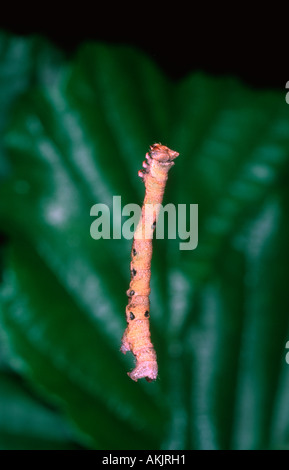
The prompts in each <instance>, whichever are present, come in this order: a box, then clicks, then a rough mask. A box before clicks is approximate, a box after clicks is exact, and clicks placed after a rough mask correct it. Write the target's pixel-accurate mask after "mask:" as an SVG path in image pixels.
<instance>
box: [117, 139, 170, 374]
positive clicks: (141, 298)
mask: <svg viewBox="0 0 289 470" xmlns="http://www.w3.org/2000/svg"><path fill="white" fill-rule="evenodd" d="M178 155H179V154H178V152H175V151H173V150H170V149H169V148H168V147H165V146H164V145H162V144H154V145H152V146H150V151H149V152H148V153H147V154H146V161H144V162H143V170H141V171H139V173H138V174H139V176H140V177H141V178H142V179H143V181H144V184H145V198H144V202H143V206H142V212H141V218H140V220H139V223H138V225H137V228H136V230H135V233H134V239H133V244H132V250H131V263H130V273H131V280H130V285H129V289H128V290H127V296H128V298H129V299H128V305H127V307H126V321H127V328H126V330H125V332H124V335H123V337H122V345H121V351H122V352H123V353H124V354H125V353H126V352H127V351H131V352H132V353H133V354H134V356H135V358H136V366H135V368H134V369H133V371H131V372H128V375H129V377H130V378H131V379H132V380H134V381H137V380H138V379H141V378H146V380H147V381H148V382H151V381H152V380H155V379H156V378H157V375H158V365H157V357H156V352H155V349H154V347H153V345H152V342H151V334H150V327H149V317H150V302H149V295H150V278H151V259H152V251H153V249H152V237H153V232H154V229H155V226H156V222H157V218H158V211H157V210H156V209H155V207H157V205H158V204H161V203H162V200H163V195H164V191H165V186H166V182H167V179H168V172H169V169H170V168H171V167H172V166H173V165H174V162H173V160H174V159H175V158H176V157H178Z"/></svg>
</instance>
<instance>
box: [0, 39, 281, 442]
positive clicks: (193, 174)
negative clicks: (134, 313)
mask: <svg viewBox="0 0 289 470" xmlns="http://www.w3.org/2000/svg"><path fill="white" fill-rule="evenodd" d="M0 83H1V87H0V90H1V93H0V107H1V113H0V137H1V142H0V177H1V188H0V221H1V232H2V233H3V234H5V236H6V237H7V240H8V241H7V243H6V244H5V251H4V255H5V256H4V261H3V266H4V267H3V274H2V277H3V280H2V283H1V297H0V448H2V449H6V448H16V449H17V448H21V449H22V448H28V449H38V448H51V449H53V448H57V449H58V448H63V449H66V448H67V449H69V448H79V447H85V448H96V449H261V448H286V447H288V444H289V400H288V399H287V395H288V391H289V365H288V364H287V363H286V361H285V355H286V350H285V344H286V341H287V340H289V316H288V312H289V298H288V287H287V284H288V278H289V276H288V274H289V272H288V271H289V264H288V254H289V249H288V243H287V241H288V237H289V223H288V215H287V214H288V208H289V194H288V161H289V107H288V105H287V104H286V102H285V93H284V96H283V95H282V93H280V92H276V91H268V90H262V91H260V90H252V89H249V88H248V87H247V86H245V85H244V84H242V83H240V82H239V81H238V80H237V79H234V78H216V77H210V76H207V75H204V74H202V73H196V74H193V75H191V76H189V77H187V78H186V79H185V80H183V81H181V82H180V83H178V84H175V83H172V82H171V81H170V80H169V79H168V78H167V77H165V76H164V75H163V73H162V72H161V71H160V70H159V69H158V68H157V66H156V65H155V64H154V63H152V62H151V61H150V60H149V59H148V58H147V57H146V56H144V55H143V54H142V53H141V52H140V51H136V50H134V49H132V48H129V47H124V46H107V45H105V44H87V45H85V46H82V47H81V48H80V49H79V51H78V53H77V55H76V56H75V57H74V58H73V59H72V60H70V61H68V60H65V59H64V58H63V57H62V55H61V54H60V53H59V52H58V51H56V50H54V48H52V47H51V46H50V45H49V44H47V43H46V42H45V41H43V40H42V39H41V38H28V39H23V38H16V37H13V36H10V35H7V34H4V33H3V34H2V35H1V36H0ZM154 142H162V143H163V144H165V145H168V146H169V147H171V148H173V149H174V150H177V151H178V152H180V157H179V158H178V159H177V161H176V165H175V166H174V168H173V170H172V171H171V173H170V178H169V181H168V187H167V191H166V194H165V201H164V202H165V203H168V202H171V203H174V204H179V203H186V204H190V203H195V204H198V205H199V244H198V247H197V249H196V250H193V251H191V252H188V251H180V250H179V242H180V240H179V239H177V240H155V241H154V255H153V263H152V286H151V287H152V294H151V312H152V314H151V325H152V338H153V342H154V344H155V348H156V351H157V355H158V360H159V378H158V380H157V381H156V382H155V383H149V384H148V383H146V382H145V381H139V382H137V383H134V382H132V381H131V380H130V379H129V378H128V376H127V374H126V372H127V371H128V370H130V369H131V368H132V367H133V359H132V358H131V357H125V356H123V355H122V354H121V353H120V352H119V347H120V341H121V336H122V333H123V331H124V328H125V312H124V310H125V305H126V296H125V291H126V289H127V287H128V284H129V262H130V246H131V242H130V241H127V240H123V239H121V240H97V241H96V240H93V239H92V238H91V237H90V231H89V229H90V224H91V223H92V219H91V217H90V208H91V206H92V205H93V204H95V203H98V202H101V203H105V204H107V205H108V206H109V207H112V201H113V199H112V198H113V196H114V195H120V196H121V198H122V205H125V204H127V203H131V202H135V203H138V204H141V203H142V198H143V195H144V187H143V184H142V182H141V180H140V179H139V178H138V177H137V172H138V170H139V169H140V168H141V162H142V160H143V158H144V154H145V152H146V151H147V149H148V147H149V145H150V144H152V143H154Z"/></svg>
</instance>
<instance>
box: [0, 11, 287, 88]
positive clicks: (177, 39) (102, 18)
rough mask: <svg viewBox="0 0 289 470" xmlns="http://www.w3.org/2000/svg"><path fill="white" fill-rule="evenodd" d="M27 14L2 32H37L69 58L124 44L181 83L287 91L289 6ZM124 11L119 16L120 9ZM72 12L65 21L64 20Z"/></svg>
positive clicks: (0, 25)
mask: <svg viewBox="0 0 289 470" xmlns="http://www.w3.org/2000/svg"><path fill="white" fill-rule="evenodd" d="M42 5H43V7H42V8H41V12H40V11H32V12H31V14H30V13H29V12H28V11H27V10H26V9H25V11H24V12H23V14H22V12H20V11H19V10H18V7H17V16H15V14H14V15H12V14H5V13H4V14H3V13H2V15H1V18H0V29H4V30H6V31H10V32H12V33H15V34H18V35H19V34H20V35H31V34H39V35H42V36H44V37H46V38H48V39H50V40H51V41H52V42H53V43H54V44H56V45H57V46H58V47H60V48H62V49H63V50H64V51H65V52H66V53H67V55H71V54H73V53H74V51H75V50H76V49H77V47H78V46H79V45H80V44H81V43H82V42H86V41H103V42H106V43H125V44H130V45H133V46H136V47H138V48H140V49H142V50H143V51H145V52H146V53H147V54H148V55H150V56H151V57H152V58H153V60H154V61H155V62H157V63H158V64H159V66H160V67H161V68H162V69H163V70H164V71H165V73H166V74H167V75H169V76H170V77H171V78H172V79H174V80H178V79H180V78H183V77H184V76H186V75H187V74H188V73H189V72H192V71H194V70H203V71H206V72H208V73H210V74H211V75H212V74H213V75H234V76H238V77H239V78H241V80H242V81H244V82H245V83H247V84H248V85H251V86H252V87H254V88H268V87H269V88H271V87H273V88H278V89H284V88H285V84H286V82H287V80H289V78H288V77H289V73H288V61H287V56H288V48H287V46H286V45H287V42H288V34H287V33H286V31H288V25H286V18H288V15H287V12H286V9H285V8H286V7H284V6H282V8H280V9H279V8H278V6H275V4H274V8H273V7H272V5H270V6H264V5H262V8H260V7H259V8H258V9H257V10H256V11H254V9H253V7H252V6H250V7H246V6H244V4H242V5H241V4H238V3H234V4H233V5H232V6H231V7H230V8H228V7H225V6H223V7H221V5H218V6H214V7H212V4H206V3H205V4H201V5H200V4H193V5H191V4H190V3H187V5H188V7H187V9H185V8H184V9H182V8H181V7H178V6H176V5H175V4H173V3H172V4H171V5H170V6H166V7H165V8H164V7H162V9H160V8H159V9H157V10H155V6H154V8H149V7H148V6H147V4H139V5H138V6H135V5H134V4H131V5H132V6H131V7H130V8H128V9H127V10H125V6H124V5H121V6H119V7H116V6H115V5H117V4H114V3H112V4H109V5H108V7H107V11H105V8H106V7H105V6H103V5H102V6H101V10H100V7H99V6H98V4H96V5H95V7H96V9H95V10H91V11H89V10H87V9H86V7H85V6H83V8H80V6H79V11H77V10H73V7H70V9H69V11H68V10H67V11H64V12H63V9H62V16H60V14H61V10H59V9H56V8H54V9H53V8H51V7H49V8H48V6H47V5H46V6H45V3H44V4H42ZM117 8H119V11H118V10H117ZM65 14H67V17H66V16H65ZM23 15H24V16H23Z"/></svg>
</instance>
